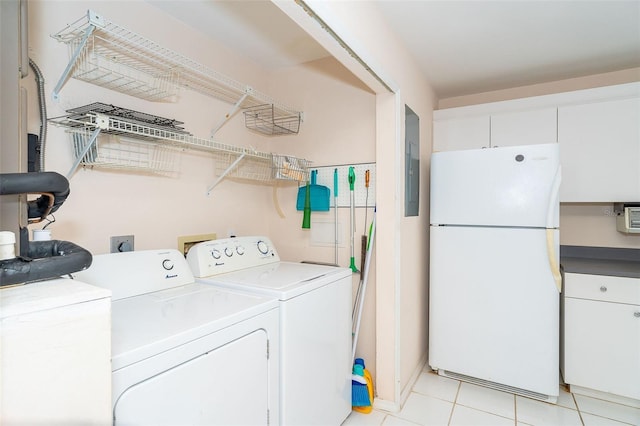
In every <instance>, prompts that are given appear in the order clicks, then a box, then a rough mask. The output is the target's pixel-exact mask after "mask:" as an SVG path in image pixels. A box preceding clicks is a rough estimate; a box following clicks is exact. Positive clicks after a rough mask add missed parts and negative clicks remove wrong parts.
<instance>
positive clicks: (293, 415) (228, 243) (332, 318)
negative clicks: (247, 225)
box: [187, 237, 352, 426]
mask: <svg viewBox="0 0 640 426" xmlns="http://www.w3.org/2000/svg"><path fill="white" fill-rule="evenodd" d="M187 261H188V263H189V266H190V267H191V270H192V271H193V273H194V275H195V276H196V278H197V280H198V281H199V282H202V283H208V284H213V285H215V286H216V287H223V288H229V289H236V290H242V291H250V292H251V293H253V294H256V295H263V296H270V297H275V298H277V299H278V300H279V301H280V420H281V424H283V425H291V426H298V425H339V424H341V423H342V422H343V421H344V419H345V418H346V417H347V416H348V415H349V413H350V412H351V367H352V366H351V270H350V269H348V268H337V267H332V266H324V265H314V264H304V263H294V262H283V261H280V257H279V256H278V253H277V252H276V250H275V248H274V246H273V244H272V243H271V241H270V240H269V239H268V238H266V237H238V238H229V239H221V240H214V241H208V242H203V243H199V244H196V245H194V246H193V247H191V249H190V250H189V252H188V253H187Z"/></svg>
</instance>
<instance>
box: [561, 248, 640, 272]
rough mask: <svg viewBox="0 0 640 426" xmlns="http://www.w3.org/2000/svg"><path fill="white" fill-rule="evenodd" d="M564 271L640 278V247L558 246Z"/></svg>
mask: <svg viewBox="0 0 640 426" xmlns="http://www.w3.org/2000/svg"><path fill="white" fill-rule="evenodd" d="M560 264H561V265H562V268H563V269H564V272H570V273H576V274H591V275H611V276H616V277H630V278H640V249H625V248H611V247H586V246H560Z"/></svg>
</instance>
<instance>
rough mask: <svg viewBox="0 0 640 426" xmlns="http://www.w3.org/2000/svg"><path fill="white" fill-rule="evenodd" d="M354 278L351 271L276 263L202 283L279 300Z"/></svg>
mask: <svg viewBox="0 0 640 426" xmlns="http://www.w3.org/2000/svg"><path fill="white" fill-rule="evenodd" d="M348 276H351V270H350V269H348V268H337V267H335V266H326V265H314V264H308V263H295V262H276V263H272V264H269V265H263V266H257V267H254V268H247V269H243V270H240V271H236V272H229V273H227V274H220V275H215V276H212V277H208V278H204V279H199V280H198V281H200V282H207V283H214V284H219V285H222V286H225V287H230V288H237V289H241V290H247V291H251V292H257V293H259V294H264V295H268V296H272V297H277V298H278V299H280V300H288V299H290V298H292V297H295V296H298V295H300V294H303V293H306V292H308V291H311V290H314V289H316V288H319V287H322V286H324V285H327V284H329V283H332V282H334V281H337V280H339V279H341V278H344V277H348Z"/></svg>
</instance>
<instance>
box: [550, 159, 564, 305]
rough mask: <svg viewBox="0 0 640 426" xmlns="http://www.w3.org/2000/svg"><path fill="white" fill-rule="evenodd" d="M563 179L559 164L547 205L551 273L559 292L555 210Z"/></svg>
mask: <svg viewBox="0 0 640 426" xmlns="http://www.w3.org/2000/svg"><path fill="white" fill-rule="evenodd" d="M561 181H562V173H561V169H560V165H558V169H557V170H556V175H555V176H554V178H553V184H552V186H551V193H550V194H549V204H548V206H547V256H548V258H549V268H550V269H551V274H552V275H553V279H554V281H555V282H556V288H557V289H558V293H561V292H562V276H561V275H560V267H559V266H558V261H557V260H556V249H555V247H556V245H555V241H554V240H555V237H554V231H555V220H554V219H555V212H556V208H557V206H558V203H559V202H560V199H559V194H560V182H561Z"/></svg>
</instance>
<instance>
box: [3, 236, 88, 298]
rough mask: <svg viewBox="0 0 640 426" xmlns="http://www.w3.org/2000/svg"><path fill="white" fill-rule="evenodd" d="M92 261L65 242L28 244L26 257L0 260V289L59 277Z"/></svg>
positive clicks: (84, 266) (85, 267) (78, 269)
mask: <svg viewBox="0 0 640 426" xmlns="http://www.w3.org/2000/svg"><path fill="white" fill-rule="evenodd" d="M92 260H93V257H92V256H91V253H89V252H88V251H87V250H85V249H83V248H82V247H80V246H77V245H75V244H73V243H71V242H69V241H58V240H50V241H31V242H30V243H29V252H28V257H16V258H13V259H7V260H0V287H4V286H7V285H13V284H19V283H25V282H32V281H41V280H46V279H51V278H55V277H61V276H63V275H67V274H71V273H73V272H78V271H81V270H84V269H87V268H88V267H89V266H91V262H92Z"/></svg>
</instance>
